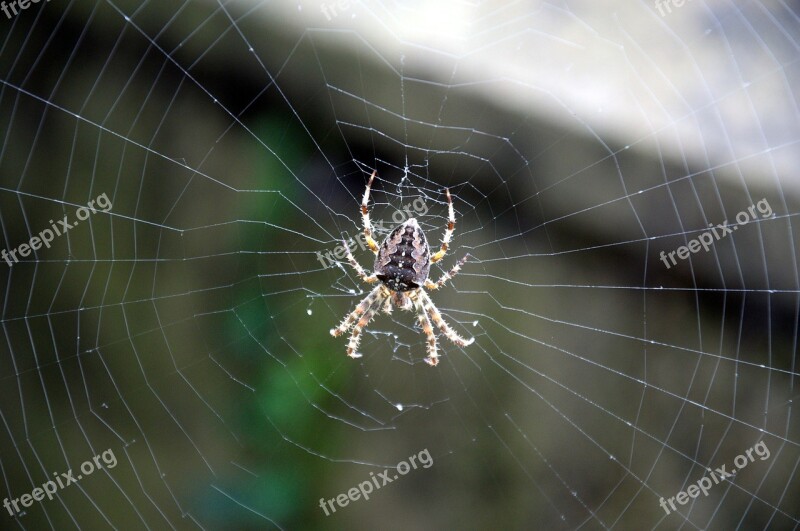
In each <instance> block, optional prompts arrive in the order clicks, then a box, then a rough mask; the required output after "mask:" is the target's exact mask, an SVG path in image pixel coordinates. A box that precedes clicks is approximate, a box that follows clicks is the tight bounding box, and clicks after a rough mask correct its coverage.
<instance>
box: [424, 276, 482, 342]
mask: <svg viewBox="0 0 800 531" xmlns="http://www.w3.org/2000/svg"><path fill="white" fill-rule="evenodd" d="M420 299H421V301H422V306H423V308H424V309H425V311H426V312H427V313H429V314H430V316H431V319H432V320H433V322H434V323H435V324H436V326H438V327H439V330H441V331H442V333H443V334H444V335H445V336H447V339H449V340H450V341H452V342H453V343H455V344H456V345H458V346H459V347H466V346H468V345H471V344H472V342H473V341H475V338H474V337H471V338H469V339H464V338H463V337H461V336H460V335H458V334H457V333H456V332H455V330H453V329H452V328H450V325H449V324H447V323H446V322H445V320H444V319H443V318H442V314H441V313H440V312H439V310H438V309H437V308H436V306H434V304H433V301H432V300H431V298H430V297H429V296H428V294H427V293H425V292H424V291H422V290H420Z"/></svg>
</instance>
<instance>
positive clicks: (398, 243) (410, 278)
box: [374, 218, 431, 292]
mask: <svg viewBox="0 0 800 531" xmlns="http://www.w3.org/2000/svg"><path fill="white" fill-rule="evenodd" d="M374 269H375V274H376V276H377V277H378V280H380V281H381V282H383V284H384V285H386V287H388V288H389V289H390V290H392V291H401V292H402V291H410V290H412V289H417V288H419V287H420V286H422V285H423V284H424V283H425V280H427V278H428V273H429V272H430V269H431V257H430V249H429V248H428V241H427V240H426V239H425V233H424V232H422V229H421V228H420V227H419V224H417V220H416V219H414V218H411V219H409V220H408V221H406V222H405V223H403V224H402V225H400V226H398V227H397V228H395V229H394V230H393V231H392V232H391V233H390V234H389V236H387V237H386V239H385V240H383V243H382V244H381V246H380V249H379V250H378V256H377V258H375V267H374Z"/></svg>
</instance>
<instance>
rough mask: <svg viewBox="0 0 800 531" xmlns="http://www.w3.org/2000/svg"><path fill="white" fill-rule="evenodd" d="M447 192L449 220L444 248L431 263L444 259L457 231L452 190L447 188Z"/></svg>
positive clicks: (443, 242)
mask: <svg viewBox="0 0 800 531" xmlns="http://www.w3.org/2000/svg"><path fill="white" fill-rule="evenodd" d="M445 192H446V193H447V211H448V218H447V229H446V230H445V231H444V238H442V247H441V249H439V252H437V253H436V254H434V255H433V256H431V263H432V264H435V263H436V262H438V261H439V260H441V259H442V258H444V255H446V254H447V246H448V244H449V243H450V240H451V239H452V238H453V232H454V231H455V230H456V213H455V211H454V210H453V198H452V197H450V190H449V189H447V188H445Z"/></svg>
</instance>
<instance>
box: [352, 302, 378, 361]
mask: <svg viewBox="0 0 800 531" xmlns="http://www.w3.org/2000/svg"><path fill="white" fill-rule="evenodd" d="M381 306H383V301H382V300H381V298H380V297H378V299H377V300H376V301H375V302H373V303H372V305H371V306H370V307H369V308H368V309H367V310H366V311H365V312H364V315H362V316H361V319H359V320H358V322H357V323H356V325H355V326H354V327H353V333H352V334H350V341H349V342H348V343H347V355H348V356H350V357H351V358H360V357H361V354H359V353H358V352H356V349H357V348H358V342H359V341H361V330H363V329H364V327H365V326H367V324H368V323H369V321H370V319H372V317H373V316H374V315H375V314H376V313H377V312H378V310H379V309H380V308H381Z"/></svg>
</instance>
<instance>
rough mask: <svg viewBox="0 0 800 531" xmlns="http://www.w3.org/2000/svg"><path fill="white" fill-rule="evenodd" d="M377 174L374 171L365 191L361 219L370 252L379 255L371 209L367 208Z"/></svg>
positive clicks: (376, 171)
mask: <svg viewBox="0 0 800 531" xmlns="http://www.w3.org/2000/svg"><path fill="white" fill-rule="evenodd" d="M377 173H378V170H374V171H373V172H372V175H371V176H370V178H369V182H368V183H367V189H366V190H364V199H362V200H361V218H362V219H363V220H364V239H365V240H366V241H367V245H368V246H369V249H370V251H372V252H373V253H375V254H378V244H377V242H376V241H375V240H374V239H373V238H372V223H370V221H369V209H368V208H367V203H369V190H370V188H372V181H373V180H374V179H375V174H377Z"/></svg>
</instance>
